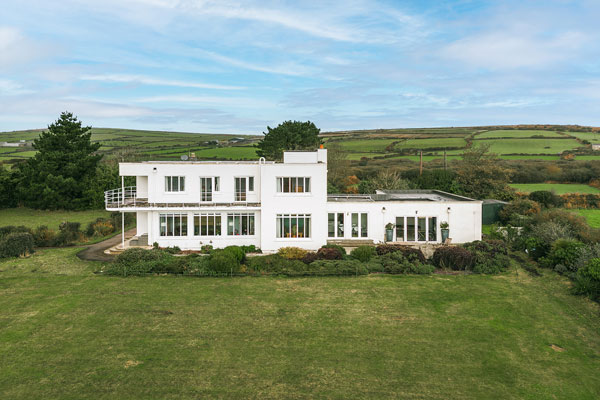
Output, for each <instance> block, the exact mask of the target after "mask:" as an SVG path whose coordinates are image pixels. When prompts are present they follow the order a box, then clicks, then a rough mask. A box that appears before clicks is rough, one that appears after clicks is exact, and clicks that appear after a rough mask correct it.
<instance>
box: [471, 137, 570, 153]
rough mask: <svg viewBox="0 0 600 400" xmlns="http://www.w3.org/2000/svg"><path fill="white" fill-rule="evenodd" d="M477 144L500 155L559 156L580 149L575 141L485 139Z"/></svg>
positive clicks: (477, 141) (476, 141)
mask: <svg viewBox="0 0 600 400" xmlns="http://www.w3.org/2000/svg"><path fill="white" fill-rule="evenodd" d="M474 143H476V144H484V143H485V144H489V145H490V151H492V152H494V153H498V154H558V153H561V152H563V151H565V150H573V149H576V148H577V147H580V146H581V144H579V143H578V142H577V141H576V140H575V139H500V140H493V139H483V140H475V141H474Z"/></svg>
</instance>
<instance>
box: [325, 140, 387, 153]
mask: <svg viewBox="0 0 600 400" xmlns="http://www.w3.org/2000/svg"><path fill="white" fill-rule="evenodd" d="M397 141H398V139H364V140H342V141H331V142H329V143H331V144H334V143H335V144H336V145H339V146H340V147H342V148H343V149H345V150H348V151H350V152H354V151H356V152H381V153H383V152H384V151H385V148H386V147H387V146H389V145H390V144H392V143H394V142H397Z"/></svg>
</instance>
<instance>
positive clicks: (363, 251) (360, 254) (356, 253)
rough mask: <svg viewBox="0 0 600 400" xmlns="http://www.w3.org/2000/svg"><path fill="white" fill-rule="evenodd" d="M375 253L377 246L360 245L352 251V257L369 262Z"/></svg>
mask: <svg viewBox="0 0 600 400" xmlns="http://www.w3.org/2000/svg"><path fill="white" fill-rule="evenodd" d="M375 254H376V253H375V247H373V246H358V247H357V248H355V249H354V250H352V251H351V252H350V256H351V257H352V258H355V259H357V260H359V261H362V262H368V261H369V260H370V259H371V257H373V256H375Z"/></svg>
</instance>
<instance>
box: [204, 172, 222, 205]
mask: <svg viewBox="0 0 600 400" xmlns="http://www.w3.org/2000/svg"><path fill="white" fill-rule="evenodd" d="M213 191H215V192H218V191H219V177H218V176H215V177H210V178H200V201H212V200H213Z"/></svg>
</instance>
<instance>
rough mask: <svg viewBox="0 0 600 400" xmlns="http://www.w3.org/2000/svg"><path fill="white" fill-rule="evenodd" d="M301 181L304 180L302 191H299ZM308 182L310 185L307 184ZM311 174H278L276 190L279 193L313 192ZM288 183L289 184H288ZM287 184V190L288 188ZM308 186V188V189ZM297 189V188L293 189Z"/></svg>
mask: <svg viewBox="0 0 600 400" xmlns="http://www.w3.org/2000/svg"><path fill="white" fill-rule="evenodd" d="M299 182H302V191H301V192H299V191H298V188H299V187H300V185H299ZM307 183H308V185H307ZM311 183H312V182H311V177H310V176H278V177H276V178H275V190H276V192H277V194H279V195H303V194H310V193H311V189H312V187H311ZM286 184H287V185H286ZM286 186H287V191H285V190H284V189H286ZM307 187H308V189H307ZM292 189H295V190H292Z"/></svg>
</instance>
